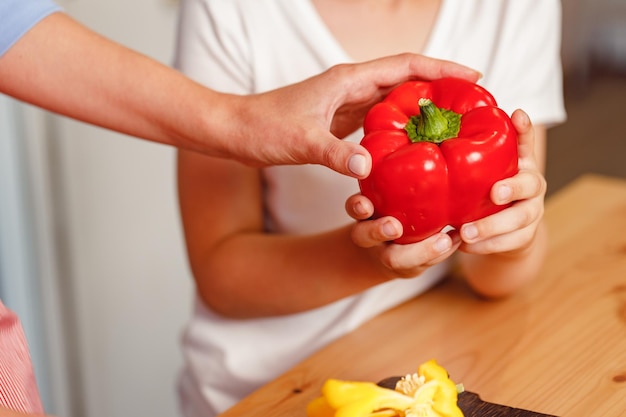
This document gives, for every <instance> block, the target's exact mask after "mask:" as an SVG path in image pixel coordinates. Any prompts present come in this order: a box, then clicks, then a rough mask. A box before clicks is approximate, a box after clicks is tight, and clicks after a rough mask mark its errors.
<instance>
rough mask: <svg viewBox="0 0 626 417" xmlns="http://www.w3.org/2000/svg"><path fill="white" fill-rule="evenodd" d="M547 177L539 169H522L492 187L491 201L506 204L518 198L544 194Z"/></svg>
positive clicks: (524, 198)
mask: <svg viewBox="0 0 626 417" xmlns="http://www.w3.org/2000/svg"><path fill="white" fill-rule="evenodd" d="M546 189H547V184H546V179H545V178H544V176H543V175H541V174H540V173H539V171H520V172H518V173H517V174H516V175H515V176H513V177H511V178H507V179H504V180H501V181H498V182H496V183H495V184H494V185H493V187H492V188H491V201H493V203H494V204H497V205H504V204H508V203H511V202H513V201H518V200H526V199H530V198H534V197H541V196H544V195H545V193H546Z"/></svg>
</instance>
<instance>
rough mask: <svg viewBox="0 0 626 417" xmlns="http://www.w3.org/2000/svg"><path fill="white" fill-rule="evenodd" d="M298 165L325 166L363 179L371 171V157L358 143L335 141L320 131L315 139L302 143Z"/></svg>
mask: <svg viewBox="0 0 626 417" xmlns="http://www.w3.org/2000/svg"><path fill="white" fill-rule="evenodd" d="M303 146H305V147H306V148H305V149H302V150H301V156H300V157H299V160H298V162H299V163H313V164H321V165H325V166H327V167H328V168H330V169H332V170H334V171H337V172H338V173H340V174H344V175H348V176H350V177H354V178H359V179H361V178H365V177H367V176H368V175H369V173H370V171H371V169H372V157H371V156H370V154H369V152H368V151H367V150H366V149H365V148H364V147H363V146H361V145H359V144H358V143H353V142H347V141H343V140H339V139H337V138H336V137H335V136H333V135H332V134H330V133H329V132H325V131H320V132H318V133H317V138H315V139H314V140H308V141H306V142H304V144H303Z"/></svg>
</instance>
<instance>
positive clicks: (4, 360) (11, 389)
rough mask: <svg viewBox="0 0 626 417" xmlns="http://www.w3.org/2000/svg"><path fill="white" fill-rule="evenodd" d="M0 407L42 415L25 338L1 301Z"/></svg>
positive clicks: (10, 312) (17, 323)
mask: <svg viewBox="0 0 626 417" xmlns="http://www.w3.org/2000/svg"><path fill="white" fill-rule="evenodd" d="M0 405H1V406H3V407H6V408H9V409H11V410H14V411H20V412H24V413H32V414H43V407H42V405H41V399H40V398H39V390H38V389H37V383H36V381H35V373H34V372H33V365H32V362H31V359H30V353H29V351H28V345H27V343H26V337H25V336H24V331H23V330H22V326H21V324H20V321H19V319H18V317H17V315H16V314H15V313H13V312H12V311H11V310H9V309H8V308H6V307H5V306H4V304H2V301H0Z"/></svg>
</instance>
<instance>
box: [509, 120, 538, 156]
mask: <svg viewBox="0 0 626 417" xmlns="http://www.w3.org/2000/svg"><path fill="white" fill-rule="evenodd" d="M511 121H512V122H513V126H514V127H515V130H516V131H517V135H518V137H517V152H518V155H519V158H520V160H524V159H526V158H533V159H534V153H535V133H534V130H533V126H532V123H531V121H530V118H529V117H528V115H527V114H526V113H525V112H524V111H523V110H519V109H518V110H515V111H514V112H513V114H512V115H511Z"/></svg>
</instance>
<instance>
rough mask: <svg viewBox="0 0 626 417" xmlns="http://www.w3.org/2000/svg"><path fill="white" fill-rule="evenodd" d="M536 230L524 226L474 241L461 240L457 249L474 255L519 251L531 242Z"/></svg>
mask: <svg viewBox="0 0 626 417" xmlns="http://www.w3.org/2000/svg"><path fill="white" fill-rule="evenodd" d="M536 232H537V229H536V228H535V227H525V228H523V229H519V230H515V231H514V232H512V233H507V234H503V235H498V236H494V237H492V238H490V239H486V240H482V241H479V242H476V243H466V242H463V243H462V244H461V246H460V247H459V250H460V251H462V252H465V253H471V254H475V255H488V254H492V253H502V252H510V251H519V250H521V249H523V248H526V247H528V246H529V245H530V244H531V242H532V241H533V239H534V236H535V234H536Z"/></svg>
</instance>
